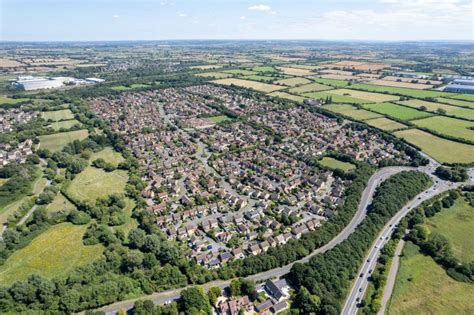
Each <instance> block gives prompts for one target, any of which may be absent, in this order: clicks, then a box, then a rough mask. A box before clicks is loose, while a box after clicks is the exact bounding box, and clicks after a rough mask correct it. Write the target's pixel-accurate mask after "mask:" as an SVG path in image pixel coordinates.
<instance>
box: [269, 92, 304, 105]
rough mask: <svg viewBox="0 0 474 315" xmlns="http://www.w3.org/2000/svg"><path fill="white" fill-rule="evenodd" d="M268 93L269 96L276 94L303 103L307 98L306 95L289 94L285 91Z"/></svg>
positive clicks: (275, 95)
mask: <svg viewBox="0 0 474 315" xmlns="http://www.w3.org/2000/svg"><path fill="white" fill-rule="evenodd" d="M268 95H269V96H274V97H279V98H284V99H287V100H290V101H295V102H298V103H303V101H304V100H305V99H306V97H303V96H298V95H292V94H288V93H285V92H273V93H270V94H268Z"/></svg>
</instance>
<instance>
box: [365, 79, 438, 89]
mask: <svg viewBox="0 0 474 315" xmlns="http://www.w3.org/2000/svg"><path fill="white" fill-rule="evenodd" d="M369 83H370V84H374V85H383V86H393V87H400V88H407V89H417V90H426V89H431V88H432V87H433V85H431V84H420V83H410V82H397V81H391V80H373V81H370V82H369Z"/></svg>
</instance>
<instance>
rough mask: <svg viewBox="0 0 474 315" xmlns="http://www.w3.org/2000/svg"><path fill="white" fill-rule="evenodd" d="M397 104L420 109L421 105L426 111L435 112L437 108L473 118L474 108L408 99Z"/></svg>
mask: <svg viewBox="0 0 474 315" xmlns="http://www.w3.org/2000/svg"><path fill="white" fill-rule="evenodd" d="M397 104H401V105H405V106H409V107H412V108H417V109H420V108H421V107H425V108H426V111H428V112H432V113H437V112H438V110H444V111H445V112H446V114H447V115H451V116H456V117H459V118H465V119H470V120H474V109H469V108H461V107H457V106H451V105H446V104H440V103H434V102H427V101H422V100H408V101H402V102H397ZM420 110H422V109H420Z"/></svg>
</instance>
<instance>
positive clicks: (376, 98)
mask: <svg viewBox="0 0 474 315" xmlns="http://www.w3.org/2000/svg"><path fill="white" fill-rule="evenodd" d="M327 92H328V93H331V94H337V95H346V96H351V97H355V98H359V99H362V100H367V101H371V102H376V103H381V102H390V101H395V100H398V99H400V97H399V96H394V95H387V94H380V93H371V92H364V91H356V90H349V89H337V90H331V91H327Z"/></svg>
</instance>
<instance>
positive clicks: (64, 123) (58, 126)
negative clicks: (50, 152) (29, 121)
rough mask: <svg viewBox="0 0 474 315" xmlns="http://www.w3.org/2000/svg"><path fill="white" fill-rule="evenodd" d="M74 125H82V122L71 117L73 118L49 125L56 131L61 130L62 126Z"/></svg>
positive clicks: (67, 127) (66, 127) (69, 126)
mask: <svg viewBox="0 0 474 315" xmlns="http://www.w3.org/2000/svg"><path fill="white" fill-rule="evenodd" d="M74 125H79V126H82V124H81V123H80V122H79V121H77V120H75V119H71V120H63V121H56V122H53V123H52V124H51V125H49V127H51V128H53V129H54V130H56V131H59V130H60V129H61V128H64V129H69V128H71V127H72V126H74Z"/></svg>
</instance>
